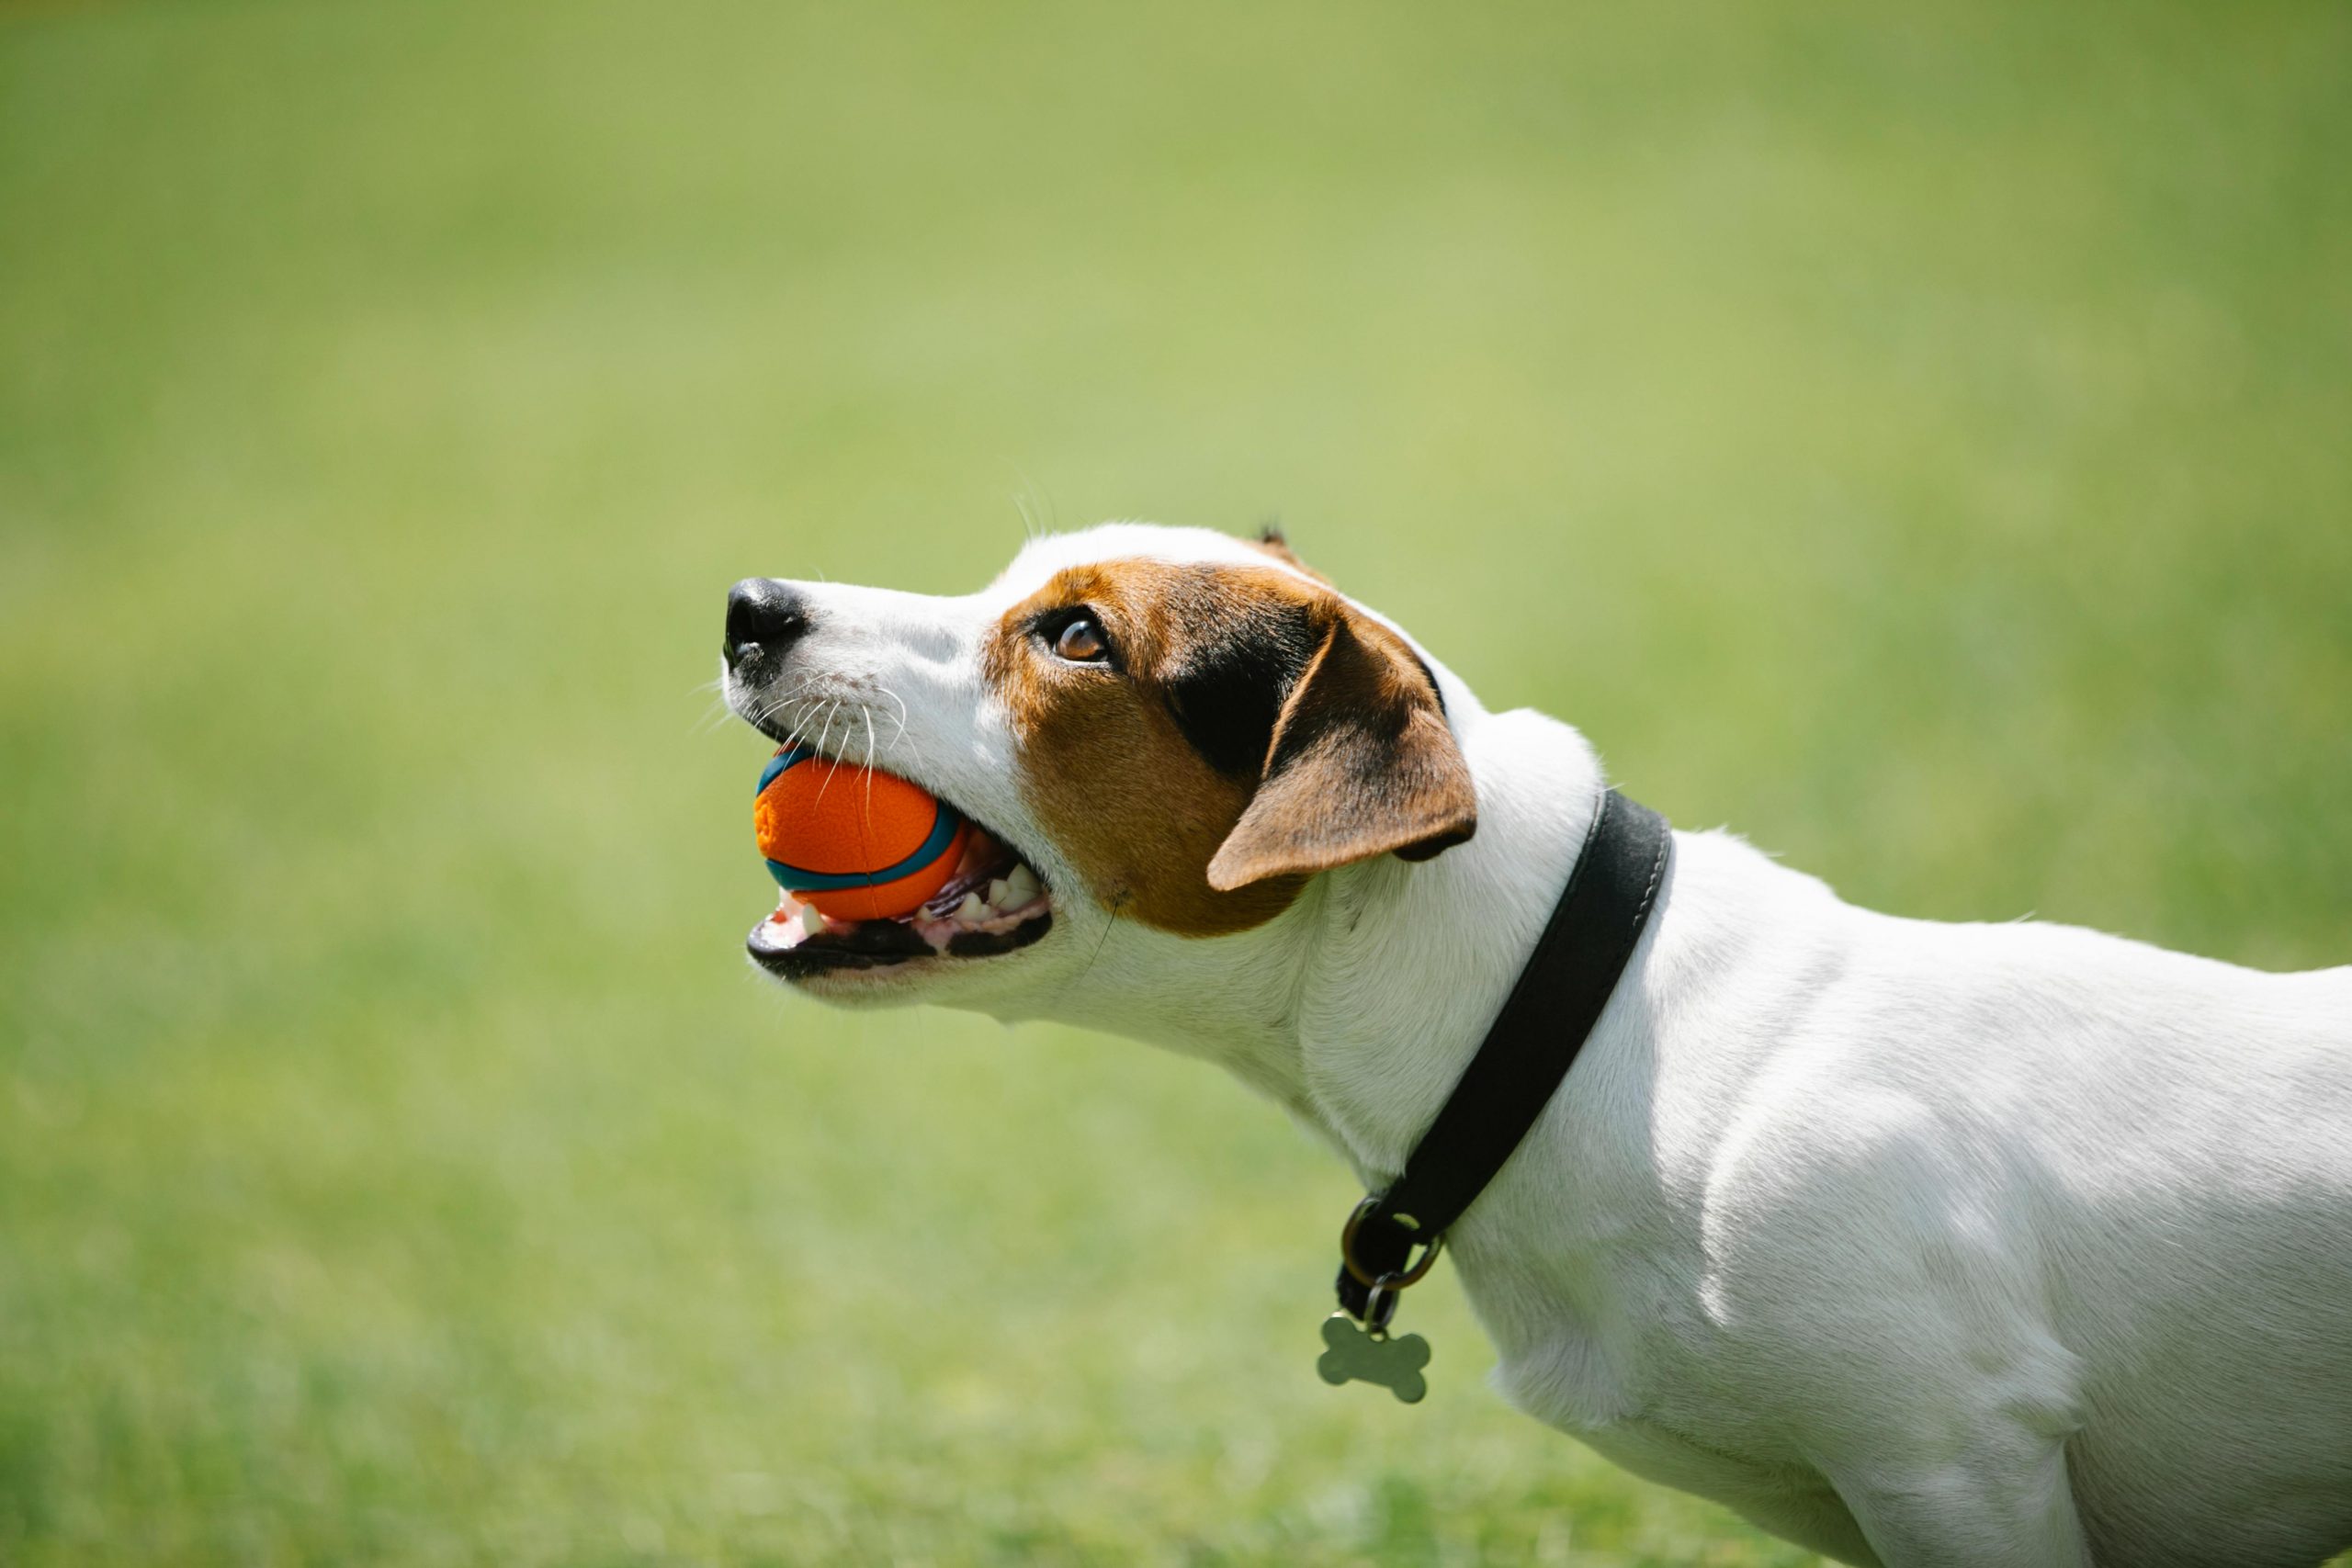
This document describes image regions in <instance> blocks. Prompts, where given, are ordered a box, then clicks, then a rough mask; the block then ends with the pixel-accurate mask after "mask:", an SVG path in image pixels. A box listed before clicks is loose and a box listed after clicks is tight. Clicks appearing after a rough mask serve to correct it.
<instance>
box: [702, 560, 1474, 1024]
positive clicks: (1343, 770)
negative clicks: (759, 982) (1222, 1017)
mask: <svg viewBox="0 0 2352 1568" xmlns="http://www.w3.org/2000/svg"><path fill="white" fill-rule="evenodd" d="M726 662H727V669H726V674H725V689H726V693H727V698H728V702H729V705H731V706H732V707H733V709H734V710H735V712H736V713H737V714H739V715H740V716H742V717H743V718H744V719H746V720H747V721H749V722H750V723H751V724H752V725H753V726H755V727H756V728H759V729H760V730H761V732H762V733H763V734H765V735H767V736H769V737H770V738H771V739H775V740H777V741H780V742H784V741H794V742H798V743H802V744H806V745H809V746H813V747H814V748H815V749H816V750H819V751H820V752H821V753H824V754H826V755H829V756H832V757H836V758H840V759H842V760H843V761H851V762H856V763H861V764H864V763H869V762H870V763H871V764H872V765H874V766H876V767H880V768H882V769H885V770H886V771H888V772H891V773H899V774H901V775H903V776H905V777H907V778H910V779H912V780H914V781H915V782H916V783H918V784H922V785H924V786H925V787H926V788H928V789H930V790H931V791H932V792H933V793H934V794H936V795H939V796H940V797H941V798H943V799H944V800H946V801H948V802H949V803H951V804H952V805H954V806H955V807H957V808H958V809H959V810H961V811H962V812H963V813H964V814H965V815H966V816H967V818H970V819H971V820H972V822H973V823H974V825H975V826H976V828H978V829H980V831H978V832H976V833H975V834H974V835H973V836H972V839H971V840H970V842H971V846H972V847H971V848H970V849H969V850H967V853H966V856H965V860H964V862H963V863H962V864H961V865H959V867H958V868H957V872H956V876H955V877H954V879H953V880H951V882H950V883H949V884H948V886H946V887H945V888H944V889H943V890H942V892H941V893H940V895H938V896H936V897H934V898H933V900H932V901H931V902H930V903H929V904H927V905H926V906H925V907H924V908H922V910H919V911H918V912H917V913H916V914H914V915H912V916H909V917H905V918H902V919H896V920H868V921H856V922H842V921H831V920H826V919H823V918H822V917H819V916H817V915H815V913H814V912H813V911H809V910H805V909H803V908H802V907H801V906H800V905H799V904H798V903H797V901H796V900H794V899H793V898H792V897H790V896H789V895H786V897H785V899H784V901H783V902H782V904H781V905H780V906H779V907H778V908H777V910H776V911H775V914H774V915H773V916H771V917H770V918H769V919H765V920H763V922H762V923H761V924H760V925H759V926H757V927H755V928H754V929H753V931H752V939H751V942H750V950H751V953H752V958H753V959H754V961H755V962H757V963H758V964H760V965H761V966H762V967H763V968H764V969H766V970H767V971H769V972H770V973H772V974H774V975H776V976H780V977H782V978H784V979H786V980H789V981H792V982H794V983H795V984H797V985H798V986H801V987H804V988H807V989H809V990H810V991H812V992H814V993H816V994H819V995H822V996H825V997H827V998H832V999H839V1000H848V999H853V998H876V999H885V998H888V999H899V1000H940V1001H948V1002H957V1003H966V1004H969V1005H978V1006H989V1007H991V1010H994V1007H993V1004H994V1003H996V1002H997V1001H999V1000H1001V998H1004V997H1005V996H1007V995H1008V994H1010V993H1012V992H1015V991H1019V990H1023V989H1026V988H1029V987H1035V986H1037V985H1040V984H1044V985H1046V986H1048V987H1050V986H1051V985H1052V984H1053V981H1054V977H1055V976H1056V975H1057V973H1058V974H1060V975H1062V976H1064V977H1065V978H1070V977H1075V976H1077V975H1078V974H1079V973H1080V972H1081V971H1082V970H1084V969H1085V968H1086V967H1087V966H1088V965H1089V964H1090V962H1091V953H1092V952H1093V951H1099V947H1100V944H1101V942H1102V941H1103V939H1104V938H1105V937H1106V936H1108V935H1109V934H1111V931H1112V930H1113V928H1114V926H1115V927H1118V928H1121V929H1125V930H1132V931H1139V932H1149V933H1155V934H1156V937H1157V938H1158V939H1161V940H1166V941H1180V940H1193V941H1198V940H1204V939H1219V938H1230V937H1234V936H1237V935H1238V934H1239V933H1243V932H1249V931H1256V930H1258V929H1260V928H1262V927H1265V926H1267V925H1268V924H1269V922H1272V921H1274V920H1276V919H1277V918H1278V917H1280V916H1281V915H1283V912H1284V911H1285V910H1286V909H1288V908H1291V907H1292V905H1293V904H1294V902H1295V900H1297V898H1298V897H1299V895H1300V892H1301V890H1302V888H1303V887H1305V886H1306V884H1307V883H1308V881H1309V879H1311V878H1312V877H1314V876H1315V875H1316V874H1318V873H1322V872H1326V871H1329V870H1332V869H1334V868H1336V867H1340V866H1343V865H1347V864H1350V863H1355V862H1361V861H1365V860H1369V859H1371V858H1373V857H1375V856H1381V855H1389V854H1395V855H1398V856H1402V857H1404V858H1406V859H1408V860H1414V859H1426V858H1428V857H1429V856H1431V855H1434V854H1436V853H1438V852H1440V851H1442V850H1443V849H1445V848H1446V847H1448V846H1449V845H1452V844H1456V843H1459V842H1461V841H1462V840H1464V839H1467V838H1468V837H1469V836H1470V835H1471V833H1472V831H1473V830H1474V829H1475V828H1476V825H1477V803H1476V795H1475V792H1474V790H1473V787H1472V784H1471V776H1470V770H1469V768H1468V766H1467V764H1466V763H1465V762H1464V760H1463V755H1462V752H1461V750H1460V748H1459V747H1458V746H1457V745H1456V743H1455V739H1454V736H1453V731H1452V729H1451V728H1450V727H1449V723H1448V718H1447V712H1446V705H1445V701H1444V699H1443V697H1442V695H1441V691H1440V685H1439V678H1438V675H1437V674H1436V673H1435V672H1434V671H1433V670H1432V667H1431V665H1430V662H1429V661H1427V660H1425V659H1424V658H1423V657H1422V656H1421V655H1420V654H1419V653H1418V652H1417V651H1416V650H1415V649H1414V648H1413V646H1412V645H1411V644H1410V643H1409V642H1408V641H1407V640H1406V638H1405V637H1403V636H1401V635H1400V634H1399V633H1397V631H1396V630H1394V629H1393V628H1392V627H1390V626H1388V625H1386V624H1385V623H1384V622H1382V621H1381V620H1379V619H1377V618H1375V617H1374V616H1373V615H1371V614H1369V613H1368V612H1366V611H1365V610H1363V608H1362V607H1360V606H1358V605H1356V604H1352V603H1351V602H1350V601H1349V600H1347V599H1346V598H1344V597H1343V596H1342V595H1340V593H1339V592H1337V591H1336V590H1334V589H1333V588H1332V587H1331V586H1330V585H1329V583H1328V582H1326V581H1323V580H1322V579H1321V578H1319V577H1317V575H1315V574H1314V573H1313V572H1311V571H1309V570H1306V568H1305V567H1304V566H1302V565H1301V564H1300V563H1299V562H1298V560H1297V559H1296V558H1295V557H1293V556H1292V555H1291V554H1290V553H1289V551H1288V550H1287V549H1285V548H1284V547H1283V545H1282V544H1281V542H1280V541H1279V540H1278V539H1273V538H1271V537H1270V538H1268V539H1266V540H1262V541H1259V542H1256V543H1248V542H1244V541H1241V540H1238V539H1233V538H1228V537H1227V536H1224V535H1220V534H1212V533H1206V532H1203V531H1199V530H1193V529H1175V528H1159V527H1148V526H1143V525H1104V526H1103V527H1100V528H1095V529H1091V530H1089V531H1087V532H1085V533H1080V534H1076V535H1069V536H1056V537H1050V538H1044V539H1039V540H1035V541H1034V542H1032V543H1031V544H1030V545H1029V547H1027V548H1025V549H1023V551H1022V552H1021V554H1020V556H1019V557H1018V558H1016V559H1015V560H1014V561H1013V563H1012V566H1010V567H1009V568H1007V569H1006V570H1005V571H1004V572H1003V574H1002V575H1001V576H1000V577H999V578H998V579H997V581H995V582H994V583H992V584H990V585H989V587H988V588H986V589H984V590H983V591H981V592H978V593H976V594H972V595H969V596H967V597H964V598H952V599H951V598H932V597H927V596H923V595H919V594H912V593H900V592H890V591H888V590H882V589H873V588H854V587H845V586H842V585H837V584H832V583H811V582H793V581H777V580H774V579H766V578H756V579H751V580H747V581H743V582H741V583H738V584H737V585H736V587H735V590H734V592H732V593H731V594H730V595H729V601H728V617H727V637H726ZM1033 889H1034V891H1033Z"/></svg>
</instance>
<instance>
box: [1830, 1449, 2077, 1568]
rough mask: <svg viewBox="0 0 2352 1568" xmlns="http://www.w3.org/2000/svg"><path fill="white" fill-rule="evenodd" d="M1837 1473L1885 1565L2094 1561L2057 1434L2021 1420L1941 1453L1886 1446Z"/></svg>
mask: <svg viewBox="0 0 2352 1568" xmlns="http://www.w3.org/2000/svg"><path fill="white" fill-rule="evenodd" d="M1830 1479H1831V1481H1832V1483H1834V1484H1835V1485H1836V1486H1837V1489H1838V1496H1840V1497H1841V1498H1843V1499H1844V1500H1845V1503H1846V1506H1847V1507H1849V1509H1851V1510H1852V1511H1853V1515H1854V1520H1855V1522H1856V1523H1857V1524H1859V1525H1860V1527H1861V1530H1862V1535H1863V1537H1864V1539H1866V1540H1868V1541H1869V1542H1870V1544H1871V1550H1872V1551H1875V1552H1876V1553H1877V1554H1878V1558H1879V1561H1880V1562H1882V1563H1883V1564H1884V1565H1885V1568H2090V1563H2091V1556H2090V1551H2089V1548H2088V1547H2087V1546H2086V1544H2085V1543H2084V1540H2083V1527H2082V1521H2081V1520H2080V1519H2079V1518H2077V1517H2075V1497H2074V1493H2073V1491H2072V1490H2071V1489H2070V1488H2069V1486H2068V1485H2067V1483H2066V1451H2065V1447H2064V1443H2063V1442H2061V1441H2060V1440H2059V1439H2057V1438H2050V1437H2046V1436H2043V1435H2041V1434H2039V1433H2034V1432H2030V1431H2027V1430H2024V1429H2023V1428H2018V1427H2011V1428H2008V1429H2006V1430H2003V1431H1999V1432H1995V1433H1989V1434H1986V1435H1985V1437H1984V1438H1981V1439H1980V1440H1978V1441H1977V1442H1975V1443H1974V1444H1973V1446H1972V1447H1971V1448H1970V1449H1969V1450H1967V1451H1965V1452H1963V1453H1962V1454H1960V1455H1959V1456H1957V1457H1956V1458H1953V1459H1950V1460H1946V1461H1941V1462H1936V1463H1923V1464H1917V1465H1911V1464H1906V1463H1905V1462H1904V1461H1902V1460H1901V1459H1900V1458H1899V1457H1898V1456H1894V1455H1880V1456H1876V1457H1875V1458H1874V1459H1873V1460H1872V1461H1870V1462H1869V1463H1868V1464H1867V1466H1864V1467H1857V1468H1856V1469H1855V1470H1853V1471H1851V1472H1848V1473H1845V1474H1840V1473H1838V1472H1837V1471H1834V1470H1833V1471H1832V1472H1831V1476H1830Z"/></svg>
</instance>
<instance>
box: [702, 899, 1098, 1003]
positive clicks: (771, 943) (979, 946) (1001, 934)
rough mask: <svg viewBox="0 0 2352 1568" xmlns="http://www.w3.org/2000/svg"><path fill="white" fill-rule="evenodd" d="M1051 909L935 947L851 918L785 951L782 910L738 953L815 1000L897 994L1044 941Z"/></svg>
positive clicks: (789, 925) (893, 923)
mask: <svg viewBox="0 0 2352 1568" xmlns="http://www.w3.org/2000/svg"><path fill="white" fill-rule="evenodd" d="M1053 929H1054V915H1053V911H1052V909H1050V908H1046V909H1042V910H1039V911H1038V912H1037V913H1035V914H1034V915H1029V916H1026V917H1024V918H1023V919H1021V920H1019V921H1018V922H1017V923H1015V924H1013V925H1012V926H1011V927H1010V928H1009V929H1006V930H1003V931H958V932H957V933H956V934H955V935H954V936H952V937H950V938H948V939H947V942H946V945H945V946H944V947H938V948H934V947H933V946H932V944H931V943H930V942H926V941H924V940H923V939H922V936H920V935H912V934H910V933H909V932H908V931H907V929H906V928H905V927H904V926H903V925H902V924H901V923H900V922H899V921H898V920H856V921H853V922H850V923H848V924H847V925H846V926H845V927H843V926H839V925H836V926H833V927H831V928H829V929H828V930H827V931H826V932H825V933H824V934H823V935H821V936H817V937H804V938H802V939H801V940H799V941H797V942H790V943H789V944H788V945H787V942H786V938H788V937H789V936H790V935H791V932H792V930H793V922H792V920H791V919H789V918H787V917H786V916H785V915H784V914H783V912H782V911H781V910H779V911H778V913H777V914H776V915H774V916H771V917H769V918H768V919H764V920H762V921H761V922H760V923H759V924H758V925H756V926H753V927H752V934H751V936H750V937H749V938H748V939H747V940H746V941H745V942H744V943H743V951H744V952H745V953H749V954H750V955H751V959H752V963H753V964H757V965H758V966H759V967H760V968H761V969H762V970H763V971H764V972H765V973H767V974H769V975H771V976H775V978H776V979H779V980H782V981H785V982H786V983H787V984H789V985H791V986H793V987H797V988H798V989H801V990H805V991H808V992H809V993H810V994H811V995H814V996H821V997H825V998H838V999H842V1000H847V999H851V998H859V997H866V996H876V997H878V996H880V995H883V994H885V993H897V992H902V991H907V990H910V989H913V988H917V987H924V986H926V985H927V984H928V983H931V982H936V981H946V980H949V979H951V978H953V977H956V976H963V975H966V974H968V973H970V972H971V971H974V970H977V969H980V968H985V967H993V966H994V965H995V964H999V963H1001V962H1003V961H1004V960H1005V959H1006V957H1007V956H1008V955H1010V954H1012V953H1019V952H1021V951H1022V950H1023V949H1024V948H1027V947H1030V946H1032V945H1033V944H1035V943H1036V942H1042V941H1044V940H1045V938H1046V933H1048V932H1049V931H1052V930H1053Z"/></svg>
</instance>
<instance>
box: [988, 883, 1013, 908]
mask: <svg viewBox="0 0 2352 1568" xmlns="http://www.w3.org/2000/svg"><path fill="white" fill-rule="evenodd" d="M989 903H991V904H993V905H995V906H996V907H997V908H1000V909H1009V908H1012V884H1011V883H1010V882H1007V881H1006V880H1005V879H1004V878H1003V877H1001V876H1000V877H998V878H997V879H996V880H995V881H994V882H991V883H989Z"/></svg>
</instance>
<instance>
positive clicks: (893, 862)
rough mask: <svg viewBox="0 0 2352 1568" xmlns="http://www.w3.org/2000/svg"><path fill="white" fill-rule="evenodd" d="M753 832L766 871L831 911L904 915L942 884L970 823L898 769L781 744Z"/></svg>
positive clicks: (763, 778)
mask: <svg viewBox="0 0 2352 1568" xmlns="http://www.w3.org/2000/svg"><path fill="white" fill-rule="evenodd" d="M970 832H971V828H970V825H969V824H968V823H967V822H966V821H965V820H964V818H963V814H962V813H960V812H958V811H957V810H956V808H955V807H952V806H950V805H948V804H947V803H946V802H945V801H944V800H942V799H940V798H939V797H938V796H937V795H933V794H932V793H931V792H930V791H929V790H927V789H925V788H923V787H922V785H921V784H910V783H909V782H908V781H906V780H905V779H902V778H899V776H897V775H896V774H894V773H877V772H876V771H875V770H873V769H871V768H860V767H854V766H853V765H851V764H849V763H847V762H836V761H832V760H831V759H830V758H826V757H820V756H818V755H817V754H816V753H815V752H814V751H812V750H809V748H808V747H806V746H791V747H786V748H785V749H783V750H779V751H777V752H776V754H775V756H773V757H771V758H769V759H768V763H767V766H766V767H765V768H763V769H762V770H761V773H760V787H759V794H758V795H756V796H755V797H754V799H753V801H752V836H753V837H754V838H755V839H756V840H758V841H759V846H760V853H761V854H762V855H763V856H764V857H766V860H767V863H768V874H770V875H772V876H774V877H775V879H776V882H777V883H778V885H780V886H783V887H784V888H785V889H786V891H788V892H789V893H791V894H792V896H793V897H796V898H797V899H799V900H800V902H802V903H803V904H813V905H815V906H816V907H817V909H818V911H819V912H820V914H823V915H826V916H829V917H830V918H831V919H837V920H882V919H889V918H891V917H892V916H894V915H910V914H912V913H914V911H915V910H917V909H919V908H922V903H923V900H924V899H926V898H928V897H931V896H932V895H933V894H934V893H936V892H938V891H939V890H940V889H941V888H942V887H944V886H947V879H948V877H949V876H951V875H953V874H955V871H956V862H957V861H959V860H961V859H962V858H963V856H964V840H965V839H966V838H967V836H968V835H969V834H970Z"/></svg>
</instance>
